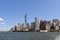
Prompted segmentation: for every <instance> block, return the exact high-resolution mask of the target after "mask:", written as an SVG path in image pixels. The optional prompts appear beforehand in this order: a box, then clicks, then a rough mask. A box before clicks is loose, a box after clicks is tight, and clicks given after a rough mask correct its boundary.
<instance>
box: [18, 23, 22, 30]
mask: <svg viewBox="0 0 60 40" xmlns="http://www.w3.org/2000/svg"><path fill="white" fill-rule="evenodd" d="M17 30H18V31H22V24H21V23H18V26H17Z"/></svg>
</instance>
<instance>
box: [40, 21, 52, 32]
mask: <svg viewBox="0 0 60 40" xmlns="http://www.w3.org/2000/svg"><path fill="white" fill-rule="evenodd" d="M50 25H51V23H50V21H42V20H41V21H40V32H48V31H50V27H51V26H50Z"/></svg>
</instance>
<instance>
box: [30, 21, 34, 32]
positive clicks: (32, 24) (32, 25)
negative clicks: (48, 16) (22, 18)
mask: <svg viewBox="0 0 60 40" xmlns="http://www.w3.org/2000/svg"><path fill="white" fill-rule="evenodd" d="M31 27H32V31H35V22H31Z"/></svg>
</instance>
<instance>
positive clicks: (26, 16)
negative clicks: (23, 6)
mask: <svg viewBox="0 0 60 40" xmlns="http://www.w3.org/2000/svg"><path fill="white" fill-rule="evenodd" d="M25 23H27V15H26V14H25Z"/></svg>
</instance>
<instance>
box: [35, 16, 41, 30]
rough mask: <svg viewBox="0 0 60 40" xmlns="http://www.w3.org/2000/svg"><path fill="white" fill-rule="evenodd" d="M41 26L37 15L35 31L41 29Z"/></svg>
mask: <svg viewBox="0 0 60 40" xmlns="http://www.w3.org/2000/svg"><path fill="white" fill-rule="evenodd" d="M39 26H40V24H39V20H38V18H37V17H35V31H39Z"/></svg>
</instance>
